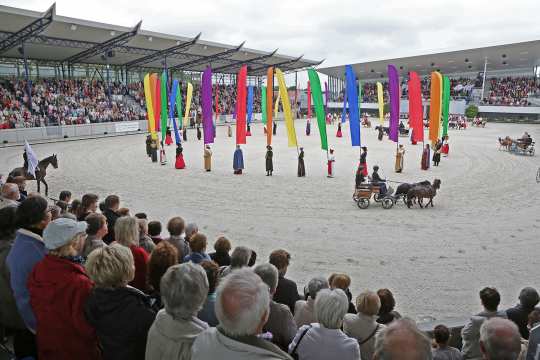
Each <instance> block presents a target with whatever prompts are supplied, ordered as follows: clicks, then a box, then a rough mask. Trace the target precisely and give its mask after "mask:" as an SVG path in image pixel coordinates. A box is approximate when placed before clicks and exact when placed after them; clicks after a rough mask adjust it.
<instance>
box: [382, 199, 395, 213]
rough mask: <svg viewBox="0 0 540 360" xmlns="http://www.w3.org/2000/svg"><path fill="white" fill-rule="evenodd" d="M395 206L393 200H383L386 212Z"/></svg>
mask: <svg viewBox="0 0 540 360" xmlns="http://www.w3.org/2000/svg"><path fill="white" fill-rule="evenodd" d="M392 206H394V201H393V200H392V199H391V198H384V199H383V200H382V207H383V208H384V209H386V210H388V209H391V208H392Z"/></svg>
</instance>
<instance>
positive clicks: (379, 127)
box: [377, 125, 384, 141]
mask: <svg viewBox="0 0 540 360" xmlns="http://www.w3.org/2000/svg"><path fill="white" fill-rule="evenodd" d="M377 130H379V135H377V139H378V140H379V141H382V139H383V136H384V129H383V127H382V126H381V125H379V126H378V127H377Z"/></svg>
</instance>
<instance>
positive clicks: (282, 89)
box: [276, 69, 298, 147]
mask: <svg viewBox="0 0 540 360" xmlns="http://www.w3.org/2000/svg"><path fill="white" fill-rule="evenodd" d="M276 77H277V80H278V84H279V97H280V98H281V105H282V106H283V114H284V116H285V126H286V127H287V137H288V139H289V147H295V146H298V143H297V141H296V130H295V128H294V120H293V117H292V112H291V102H290V101H289V93H288V92H287V85H286V84H285V77H284V76H283V73H282V72H281V70H279V69H276ZM276 104H277V101H276Z"/></svg>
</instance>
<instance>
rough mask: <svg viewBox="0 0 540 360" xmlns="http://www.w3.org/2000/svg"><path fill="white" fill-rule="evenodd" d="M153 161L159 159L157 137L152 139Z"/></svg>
mask: <svg viewBox="0 0 540 360" xmlns="http://www.w3.org/2000/svg"><path fill="white" fill-rule="evenodd" d="M151 147H152V162H157V161H158V141H157V139H152V144H151Z"/></svg>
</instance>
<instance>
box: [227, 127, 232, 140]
mask: <svg viewBox="0 0 540 360" xmlns="http://www.w3.org/2000/svg"><path fill="white" fill-rule="evenodd" d="M227 136H228V137H232V127H231V124H227Z"/></svg>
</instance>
